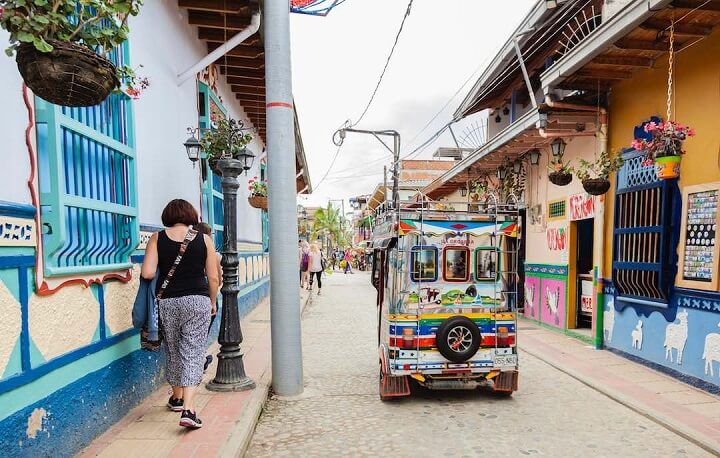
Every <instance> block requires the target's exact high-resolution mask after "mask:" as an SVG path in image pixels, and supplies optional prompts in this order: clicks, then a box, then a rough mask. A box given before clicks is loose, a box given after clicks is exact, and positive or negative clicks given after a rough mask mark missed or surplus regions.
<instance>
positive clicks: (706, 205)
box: [677, 182, 720, 291]
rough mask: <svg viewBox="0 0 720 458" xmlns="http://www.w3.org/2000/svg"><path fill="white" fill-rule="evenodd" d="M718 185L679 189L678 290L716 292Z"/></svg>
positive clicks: (719, 220) (719, 195)
mask: <svg viewBox="0 0 720 458" xmlns="http://www.w3.org/2000/svg"><path fill="white" fill-rule="evenodd" d="M719 201H720V182H716V183H708V184H703V185H697V186H687V187H685V189H683V212H682V218H683V219H682V223H681V224H682V226H681V229H680V235H681V237H682V241H681V244H680V266H679V267H680V268H679V269H678V278H677V284H678V286H682V287H685V288H694V289H703V290H708V291H716V290H717V287H718V261H719V259H718V258H719V255H720V253H718V244H717V242H716V235H717V226H718V223H720V215H718V207H719V205H718V204H719Z"/></svg>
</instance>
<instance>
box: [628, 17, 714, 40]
mask: <svg viewBox="0 0 720 458" xmlns="http://www.w3.org/2000/svg"><path fill="white" fill-rule="evenodd" d="M640 28H642V29H645V30H652V31H654V32H659V33H663V34H665V35H668V34H670V21H667V20H663V19H656V18H652V19H648V20H647V21H645V22H643V23H642V24H640ZM710 33H712V26H703V25H697V24H689V23H687V22H678V23H676V24H675V34H676V35H684V36H689V37H706V36H708V35H710Z"/></svg>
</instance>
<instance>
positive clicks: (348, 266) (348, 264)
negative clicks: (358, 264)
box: [344, 247, 354, 275]
mask: <svg viewBox="0 0 720 458" xmlns="http://www.w3.org/2000/svg"><path fill="white" fill-rule="evenodd" d="M344 259H345V274H346V275H347V273H348V272H350V273H351V274H352V273H354V272H353V270H352V259H353V255H352V250H351V249H350V247H348V248H347V249H346V250H345V257H344Z"/></svg>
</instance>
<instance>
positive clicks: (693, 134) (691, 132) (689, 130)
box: [687, 127, 695, 137]
mask: <svg viewBox="0 0 720 458" xmlns="http://www.w3.org/2000/svg"><path fill="white" fill-rule="evenodd" d="M687 135H688V137H694V136H695V129H693V128H692V127H688V130H687Z"/></svg>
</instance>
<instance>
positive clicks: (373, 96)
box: [351, 0, 413, 127]
mask: <svg viewBox="0 0 720 458" xmlns="http://www.w3.org/2000/svg"><path fill="white" fill-rule="evenodd" d="M412 4H413V0H410V2H409V3H408V6H407V9H406V10H405V16H403V19H402V22H401V23H400V28H399V29H398V32H397V35H395V42H394V43H393V45H392V48H391V49H390V54H389V55H388V58H387V61H385V67H383V71H382V73H381V74H380V78H379V79H378V82H377V84H376V85H375V90H374V91H373V93H372V95H371V96H370V100H368V103H367V105H366V106H365V109H364V110H363V112H362V114H361V115H360V117H359V118H358V120H357V121H355V122H354V123H353V124H352V126H356V125H358V124H359V123H360V121H362V120H363V118H364V117H365V114H366V113H367V112H368V110H369V109H370V105H372V103H373V100H375V95H376V94H377V92H378V89H380V84H381V83H382V80H383V77H384V76H385V72H386V71H387V69H388V66H389V65H390V60H391V59H392V56H393V53H394V52H395V47H396V46H397V44H398V41H399V40H400V34H402V31H403V27H404V26H405V20H406V19H407V18H408V16H410V8H411V7H412ZM352 126H351V127H352Z"/></svg>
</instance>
